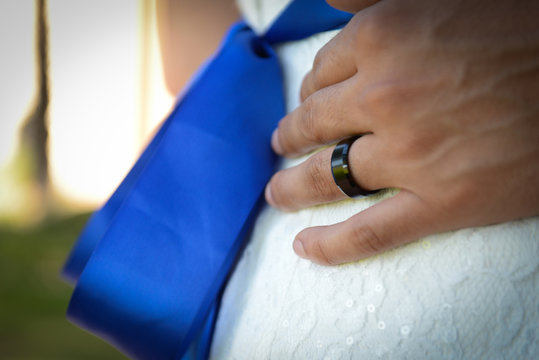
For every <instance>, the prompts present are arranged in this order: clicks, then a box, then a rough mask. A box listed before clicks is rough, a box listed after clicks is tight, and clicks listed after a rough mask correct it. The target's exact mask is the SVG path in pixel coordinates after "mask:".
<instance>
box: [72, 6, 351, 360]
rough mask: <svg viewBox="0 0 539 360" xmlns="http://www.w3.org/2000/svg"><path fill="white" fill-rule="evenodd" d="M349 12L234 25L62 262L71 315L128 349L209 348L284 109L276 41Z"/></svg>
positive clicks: (310, 11) (301, 11) (146, 355)
mask: <svg viewBox="0 0 539 360" xmlns="http://www.w3.org/2000/svg"><path fill="white" fill-rule="evenodd" d="M350 17H351V15H350V14H348V13H344V12H341V11H337V10H335V9H333V8H331V7H329V6H328V5H326V3H325V2H324V1H321V0H295V1H293V2H292V3H291V4H290V5H289V6H288V7H287V8H286V9H285V11H284V12H283V13H282V14H281V16H280V17H279V18H278V19H277V21H276V22H275V23H274V24H273V26H272V27H271V28H270V29H269V30H268V31H267V32H266V34H265V35H264V36H262V37H259V36H257V35H256V34H255V33H254V32H253V31H252V30H251V29H249V28H248V27H247V26H246V25H245V24H244V23H239V24H236V25H234V26H233V27H232V28H231V30H230V31H229V33H228V34H227V36H226V37H225V39H224V41H223V45H222V46H221V49H220V50H219V51H218V52H217V54H216V55H215V56H214V58H213V59H212V61H211V62H209V63H208V65H207V66H206V67H205V68H204V69H203V70H202V71H201V72H200V73H199V75H198V76H197V78H196V80H195V81H194V82H193V83H192V85H191V87H190V88H189V89H188V91H186V92H185V95H184V96H183V97H182V98H181V99H180V100H179V101H178V103H177V105H176V107H175V109H174V111H173V112H172V113H171V114H170V116H169V117H168V119H167V120H166V121H165V122H164V124H163V125H162V127H161V129H160V130H159V132H158V133H157V134H156V136H155V138H154V139H153V140H152V142H151V143H150V144H149V146H148V147H147V148H146V150H145V151H144V153H143V154H142V156H141V157H140V158H139V159H138V161H137V162H136V164H135V165H134V167H133V168H132V169H131V171H130V172H129V174H128V175H127V177H126V178H125V179H124V181H123V182H122V183H121V185H120V186H119V187H118V189H117V190H116V192H115V193H114V194H113V195H112V197H111V198H110V199H109V200H108V201H107V203H106V204H105V205H104V206H103V208H101V209H100V210H99V211H97V212H95V213H94V214H93V215H92V217H91V218H90V220H89V222H88V224H87V225H86V227H85V229H84V230H83V232H82V234H81V235H80V237H79V239H78V241H77V243H76V245H75V246H74V248H73V250H72V253H71V255H70V257H69V259H68V260H67V263H66V265H65V268H64V271H63V274H64V276H65V277H66V278H67V279H69V280H71V281H72V282H73V283H75V284H76V286H75V290H74V292H73V296H72V298H71V302H70V304H69V308H68V312H67V314H68V317H69V319H70V320H71V321H72V322H74V323H76V324H77V325H79V326H81V327H83V328H84V329H87V330H88V331H90V332H92V333H94V334H96V335H98V336H100V337H102V338H103V339H105V340H107V341H108V342H110V343H111V344H113V345H114V346H116V347H117V348H118V349H120V350H121V351H122V352H124V353H125V354H127V355H129V356H131V357H134V358H143V359H150V358H151V359H182V358H184V357H193V358H201V359H203V358H207V356H208V352H209V345H210V341H211V335H212V331H213V325H214V323H215V318H216V314H217V310H218V305H219V300H220V295H221V292H222V290H223V288H224V284H225V282H226V279H227V277H228V276H229V273H230V271H231V268H232V266H233V264H234V262H235V261H236V259H237V257H238V255H239V253H240V250H241V249H242V247H243V246H244V243H245V239H246V238H247V235H248V232H249V231H250V229H251V227H252V225H253V221H254V219H255V217H256V214H257V208H258V206H259V205H260V203H261V199H262V194H263V190H264V186H265V184H266V182H267V181H268V180H269V178H270V176H271V175H272V173H273V172H274V167H275V160H276V157H275V155H274V154H273V153H272V151H271V148H270V145H269V144H270V137H271V133H272V131H273V129H274V128H275V126H276V124H277V122H278V121H279V119H280V118H281V117H283V116H284V114H285V106H284V100H283V89H282V81H281V71H280V67H279V63H278V59H277V56H276V55H275V52H274V51H273V49H272V47H271V45H272V44H275V43H278V42H283V41H290V40H297V39H301V38H304V37H307V36H309V35H312V34H314V33H317V32H321V31H326V30H331V29H334V28H338V27H342V26H343V25H344V24H345V23H346V22H347V21H348V20H349V19H350Z"/></svg>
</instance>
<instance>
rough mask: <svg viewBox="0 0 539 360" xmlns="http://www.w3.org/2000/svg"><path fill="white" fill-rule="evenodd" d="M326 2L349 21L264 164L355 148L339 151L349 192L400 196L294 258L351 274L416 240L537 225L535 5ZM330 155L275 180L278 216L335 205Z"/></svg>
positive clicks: (323, 231)
mask: <svg viewBox="0 0 539 360" xmlns="http://www.w3.org/2000/svg"><path fill="white" fill-rule="evenodd" d="M373 2H374V1H368V0H367V1H357V0H356V1H353V0H348V1H346V0H345V1H339V4H337V1H333V3H335V4H337V5H339V6H341V7H342V8H343V9H346V10H354V11H359V10H361V11H359V12H358V13H357V14H356V15H355V16H354V17H353V19H352V20H351V21H350V23H349V24H348V25H347V26H346V27H345V28H344V29H343V30H342V31H341V32H340V33H339V34H338V35H337V36H336V37H335V38H334V39H333V40H332V41H330V42H329V43H328V44H326V46H324V47H323V48H322V49H321V50H320V51H319V53H318V54H317V56H316V58H315V61H314V65H313V68H312V70H311V71H310V72H309V74H307V76H306V77H305V79H304V81H303V84H302V89H301V98H302V101H303V102H302V104H301V105H300V106H299V107H298V108H297V109H296V110H295V111H293V112H292V113H290V114H288V115H287V116H286V117H284V118H283V119H282V120H281V121H280V123H279V126H278V130H276V131H275V133H274V135H273V138H272V146H273V148H274V150H275V151H276V152H277V153H278V154H281V155H285V156H296V155H302V154H306V153H308V152H310V151H312V150H314V149H317V148H319V147H321V146H322V145H327V144H331V143H334V142H336V141H338V140H340V139H343V138H346V137H349V136H352V135H357V134H366V135H364V136H362V137H361V138H359V139H358V140H356V141H355V142H354V144H353V145H352V146H351V149H350V156H349V163H350V168H351V172H352V175H353V177H354V179H355V181H356V182H357V183H358V184H359V185H360V186H361V187H363V188H365V189H381V188H398V189H400V192H399V193H398V194H397V195H395V196H393V197H391V198H389V199H386V200H383V201H381V202H379V203H377V204H376V205H374V206H372V207H370V208H369V209H367V210H365V211H362V212H360V213H358V214H356V215H354V216H352V217H351V218H350V219H348V220H346V221H344V222H342V223H339V224H335V225H331V226H320V227H312V228H308V229H305V230H303V231H302V232H300V233H299V234H298V235H297V237H296V239H295V241H294V249H295V251H296V253H297V254H298V255H299V256H301V257H304V258H308V259H311V260H313V261H315V262H317V263H320V264H339V263H344V262H349V261H354V260H358V259H360V258H364V257H367V256H371V255H373V254H376V253H379V252H382V251H384V250H387V249H390V248H393V247H396V246H399V245H402V244H405V243H407V242H410V241H413V240H416V239H418V238H419V237H422V236H426V235H428V234H433V233H438V232H443V231H448V230H452V229H458V228H463V227H470V226H481V225H487V224H492V223H498V222H503V221H509V220H513V219H517V218H521V217H528V216H534V215H537V214H539V22H538V21H537V14H538V13H539V3H538V2H537V1H533V0H528V1H511V0H506V1H500V0H494V1H493V0H489V1H486V0H477V1H442V0H439V1H433V0H383V1H379V2H376V3H375V4H374V5H372V6H369V5H371V3H373ZM332 150H333V146H332V147H329V148H326V149H323V150H321V151H319V152H317V153H315V154H314V155H312V156H311V157H310V158H309V159H308V160H306V161H305V162H304V163H302V164H300V165H298V166H296V167H293V168H290V169H285V170H283V171H279V172H277V173H276V174H275V175H274V176H273V178H272V179H271V180H270V182H269V184H268V186H267V188H266V199H267V201H268V202H269V203H270V204H271V205H273V206H275V207H277V208H279V209H283V210H288V211H294V210H297V209H301V208H304V207H308V206H312V205H316V204H321V203H326V202H333V201H337V200H341V199H344V198H345V195H343V194H342V193H341V192H340V191H339V189H338V188H337V187H336V185H335V183H334V181H333V178H332V175H331V167H330V158H331V153H332Z"/></svg>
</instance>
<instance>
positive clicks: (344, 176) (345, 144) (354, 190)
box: [331, 136, 378, 197]
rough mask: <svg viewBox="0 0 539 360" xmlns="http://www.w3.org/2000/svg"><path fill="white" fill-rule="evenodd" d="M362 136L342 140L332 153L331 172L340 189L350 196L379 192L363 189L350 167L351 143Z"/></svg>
mask: <svg viewBox="0 0 539 360" xmlns="http://www.w3.org/2000/svg"><path fill="white" fill-rule="evenodd" d="M360 137H361V136H354V137H351V138H348V139H344V140H342V141H340V142H339V143H338V144H337V146H335V149H334V150H333V154H331V172H332V174H333V179H334V180H335V184H337V186H338V187H339V189H340V190H341V191H342V192H343V193H344V194H345V195H347V196H349V197H354V196H367V195H371V194H374V193H376V192H378V190H365V189H363V188H362V187H361V186H359V185H358V184H356V182H355V181H354V179H353V178H352V174H351V173H350V167H349V166H348V153H349V150H350V145H352V143H353V142H354V141H356V140H357V139H359V138H360Z"/></svg>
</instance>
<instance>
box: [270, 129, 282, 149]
mask: <svg viewBox="0 0 539 360" xmlns="http://www.w3.org/2000/svg"><path fill="white" fill-rule="evenodd" d="M271 147H272V148H273V151H275V152H276V153H277V154H279V155H282V154H283V148H282V147H281V142H280V141H279V129H275V130H273V134H271Z"/></svg>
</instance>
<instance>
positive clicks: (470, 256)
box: [211, 0, 539, 359]
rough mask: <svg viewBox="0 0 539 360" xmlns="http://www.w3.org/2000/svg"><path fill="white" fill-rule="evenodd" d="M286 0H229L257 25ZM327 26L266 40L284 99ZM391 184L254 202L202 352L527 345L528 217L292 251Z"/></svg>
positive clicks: (407, 354) (531, 333)
mask: <svg viewBox="0 0 539 360" xmlns="http://www.w3.org/2000/svg"><path fill="white" fill-rule="evenodd" d="M287 3H288V1H286V0H279V1H272V0H239V6H240V8H241V9H242V11H243V12H244V14H245V17H246V18H247V20H248V21H249V22H250V23H251V24H252V26H253V28H255V29H256V30H257V31H259V32H263V30H264V29H265V28H267V26H268V25H269V24H270V23H271V21H272V19H273V18H275V17H276V16H277V15H278V13H279V12H280V11H281V10H282V9H283V8H284V6H286V4H287ZM335 34H336V31H332V32H327V33H320V34H316V35H314V36H312V37H310V38H307V39H305V40H301V41H295V42H290V43H285V44H281V45H278V46H277V47H276V50H277V52H278V55H279V58H280V60H281V63H282V68H283V73H284V79H285V92H286V99H287V108H288V111H291V110H292V109H294V108H295V107H297V106H298V102H299V95H298V94H299V88H300V84H301V80H302V78H303V76H304V74H305V73H306V72H307V71H308V70H309V69H310V67H311V65H312V61H313V58H314V56H315V54H316V52H317V51H318V49H319V48H320V47H321V46H323V45H324V44H325V43H326V42H327V41H329V40H330V39H331V38H332V37H333V36H334V35H335ZM304 159H305V158H302V159H296V160H283V161H282V164H281V167H282V168H285V167H289V166H292V165H294V164H296V163H297V162H300V161H303V160H304ZM393 194H394V192H391V191H389V192H385V193H381V194H378V195H375V196H372V197H369V198H362V199H354V200H346V201H342V202H339V203H335V204H330V205H323V206H317V207H313V208H309V209H305V210H302V211H298V212H295V213H282V212H279V211H278V210H275V209H272V208H270V207H267V206H266V207H265V208H264V209H263V210H262V212H261V214H260V215H259V217H258V219H257V221H256V224H255V228H254V231H253V234H252V236H251V239H250V243H249V245H248V246H247V248H246V250H245V252H244V254H243V255H242V258H241V259H240V261H239V263H238V266H237V268H236V269H235V271H234V273H233V275H232V277H231V279H230V282H229V283H228V285H227V288H226V290H225V293H224V296H223V301H222V306H221V310H220V314H219V318H218V322H217V326H216V332H215V335H214V340H213V345H212V353H211V355H212V358H215V359H266V358H268V359H269V358H271V359H292V358H295V359H296V358H297V359H358V358H361V359H371V358H373V359H374V358H399V359H400V358H411V359H420V358H433V359H434V358H435V359H438V358H448V359H457V358H466V359H474V358H488V359H498V358H499V359H502V358H511V359H519V358H521V359H528V358H537V357H539V345H538V343H539V341H538V339H539V218H529V219H524V220H519V221H513V222H509V223H503V224H498V225H492V226H487V227H480V228H470V229H463V230H459V231H454V232H448V233H444V234H438V235H432V236H429V237H426V238H423V239H420V240H419V241H416V242H414V243H412V244H409V245H406V246H403V247H400V248H398V249H395V250H393V251H389V252H387V253H384V254H381V255H378V256H375V257H372V258H369V259H366V260H363V261H360V262H357V263H353V264H347V265H342V266H336V267H322V266H319V265H316V264H313V263H311V262H310V261H306V260H303V259H300V258H298V257H297V256H296V255H295V254H294V252H293V250H292V240H293V238H294V236H295V235H296V234H297V233H298V232H299V231H300V230H302V229H304V228H305V227H309V226H314V225H324V224H331V223H335V222H338V221H342V220H345V219H346V218H348V217H350V216H351V215H352V214H355V213H357V212H359V211H361V210H363V209H366V208H367V207H369V206H372V205H373V204H375V203H376V202H378V201H380V200H381V199H383V198H385V197H388V196H392V195H393Z"/></svg>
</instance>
